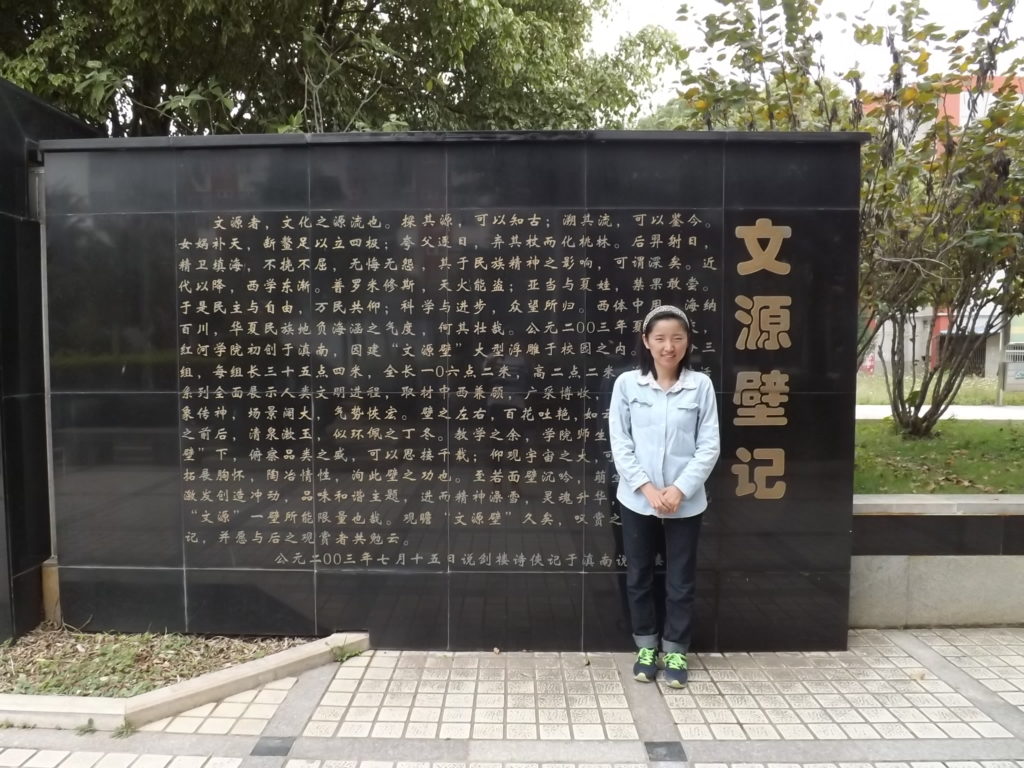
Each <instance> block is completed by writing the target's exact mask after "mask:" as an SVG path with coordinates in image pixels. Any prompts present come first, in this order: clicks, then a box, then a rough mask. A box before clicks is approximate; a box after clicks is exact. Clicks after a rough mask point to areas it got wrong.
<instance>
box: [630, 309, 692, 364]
mask: <svg viewBox="0 0 1024 768" xmlns="http://www.w3.org/2000/svg"><path fill="white" fill-rule="evenodd" d="M665 318H670V319H672V320H678V321H679V322H680V323H682V324H683V330H685V331H686V351H685V352H684V353H683V359H682V360H680V361H679V370H677V371H676V377H677V378H678V377H680V376H682V375H683V371H684V370H685V369H687V368H689V367H690V353H691V352H693V329H692V328H691V327H690V323H689V320H688V319H687V318H685V317H680V316H679V315H677V314H676V313H675V312H669V311H666V312H658V313H657V314H656V315H654V317H652V318H651V319H650V320H649V321H648V323H647V325H646V326H645V327H643V328H641V329H640V337H639V339H638V340H637V343H638V345H639V346H638V347H637V357H638V358H639V360H640V373H643V374H648V373H653V374H654V376H655V377H657V375H658V374H657V371H656V369H655V367H654V356H653V355H652V354H651V350H649V349H648V348H647V347H646V346H644V337H645V336H647V334H648V333H650V330H651V326H653V325H654V324H655V323H656V322H658V321H659V320H664V319H665Z"/></svg>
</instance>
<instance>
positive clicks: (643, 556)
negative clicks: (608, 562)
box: [622, 507, 661, 648]
mask: <svg viewBox="0 0 1024 768" xmlns="http://www.w3.org/2000/svg"><path fill="white" fill-rule="evenodd" d="M660 536H661V520H660V519H658V518H657V517H654V516H652V515H638V514H637V513H636V512H634V511H633V510H631V509H627V508H626V507H622V551H623V553H624V554H625V555H626V599H627V601H628V603H629V619H630V623H631V626H632V629H633V641H634V642H635V643H636V646H637V648H657V647H658V634H659V633H658V619H657V606H656V605H655V600H654V558H655V554H656V553H657V550H658V540H659V537H660Z"/></svg>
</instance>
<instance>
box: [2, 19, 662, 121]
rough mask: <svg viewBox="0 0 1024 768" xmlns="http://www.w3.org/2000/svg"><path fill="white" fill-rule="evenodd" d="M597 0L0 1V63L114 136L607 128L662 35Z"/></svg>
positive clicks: (628, 114) (639, 90)
mask: <svg viewBox="0 0 1024 768" xmlns="http://www.w3.org/2000/svg"><path fill="white" fill-rule="evenodd" d="M604 4H605V0H414V1H413V2H408V1H407V0H277V2H274V3H265V2H258V1H257V0H160V1H159V2H154V1H153V0H34V2H31V3H24V2H18V0H0V76H2V77H5V78H7V79H8V80H11V81H12V82H14V83H16V84H17V85H20V86H21V87H23V88H25V89H27V90H29V91H31V92H33V93H35V94H36V95H38V96H40V97H41V98H43V99H45V100H46V101H49V102H51V103H53V104H55V105H56V106H58V107H60V108H62V109H64V110H66V111H68V112H71V113H72V114H76V115H79V116H81V117H83V118H85V119H87V120H90V121H92V122H94V123H97V124H101V125H107V126H109V128H110V132H111V134H112V135H114V136H148V135H166V134H168V133H181V134H202V133H211V132H212V133H225V132H268V131H269V132H273V131H283V130H305V131H345V130H353V129H367V128H368V129H378V130H379V129H389V128H410V129H420V130H469V129H545V128H548V129H554V128H592V127H598V126H608V127H620V126H622V125H624V124H625V122H626V121H627V120H629V119H631V118H632V117H633V116H634V115H635V112H636V110H637V109H638V107H639V105H640V104H641V103H642V101H643V99H644V97H645V95H646V94H647V93H648V92H649V90H650V89H651V87H652V85H653V83H654V81H655V79H656V77H657V76H658V75H659V74H660V72H661V70H662V68H663V67H665V66H673V65H676V64H678V62H679V50H678V48H677V46H676V45H675V42H674V39H673V38H672V37H671V36H670V35H669V34H668V33H667V32H665V31H664V30H661V29H658V28H653V27H652V28H647V29H644V30H642V31H641V32H639V33H638V34H636V35H634V36H632V37H628V38H625V39H623V40H622V41H621V42H620V45H619V47H618V49H617V50H616V51H615V52H614V53H611V54H604V55H598V54H591V53H588V52H586V50H585V49H584V45H583V44H584V41H585V40H586V39H587V37H588V33H589V29H590V24H591V21H592V18H593V17H594V15H595V14H597V13H600V12H601V11H602V10H603V9H604Z"/></svg>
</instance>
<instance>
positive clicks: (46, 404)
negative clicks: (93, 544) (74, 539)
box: [29, 168, 59, 563]
mask: <svg viewBox="0 0 1024 768" xmlns="http://www.w3.org/2000/svg"><path fill="white" fill-rule="evenodd" d="M29 173H30V174H32V175H33V176H34V177H35V178H36V179H37V184H36V185H35V188H36V189H37V190H38V191H37V193H36V194H35V195H34V197H35V198H36V204H37V208H36V218H37V220H38V221H39V282H40V286H39V292H40V296H39V300H40V307H41V308H42V309H41V312H40V314H41V315H42V318H41V319H42V339H41V340H40V341H41V343H42V345H43V424H44V429H45V432H46V435H45V437H46V499H47V503H48V504H49V507H50V510H49V514H50V557H57V494H56V492H55V491H54V487H53V413H52V409H51V407H50V311H49V300H48V299H49V288H48V287H47V282H46V275H47V272H46V173H45V171H44V169H42V168H32V169H30V170H29ZM58 563H59V560H58Z"/></svg>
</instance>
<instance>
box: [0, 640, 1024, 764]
mask: <svg viewBox="0 0 1024 768" xmlns="http://www.w3.org/2000/svg"><path fill="white" fill-rule="evenodd" d="M849 645H850V647H849V650H848V651H846V652H841V653H756V654H725V655H722V654H703V655H694V656H692V657H691V682H690V685H689V686H688V688H687V689H685V690H683V691H674V690H671V689H668V688H665V687H663V686H662V685H661V684H660V683H658V684H656V685H642V684H640V683H636V682H634V681H633V680H632V679H631V676H630V666H631V663H632V660H631V657H630V656H629V655H627V654H607V653H604V654H588V655H584V654H579V653H508V654H493V653H442V652H429V653H427V652H397V651H391V652H387V651H371V652H367V653H365V654H363V655H362V656H359V657H357V658H353V659H350V660H348V661H347V662H345V663H344V664H341V665H338V664H330V665H326V666H323V667H319V668H317V669H313V670H311V671H309V672H307V673H305V674H303V675H301V676H299V677H297V678H290V679H286V680H280V681H277V682H274V683H271V684H269V685H266V686H264V687H263V688H261V689H259V690H253V691H248V692H246V693H243V694H239V695H236V696H232V697H231V698H229V699H226V700H225V701H223V702H220V703H216V704H209V705H206V706H204V707H200V708H198V709H195V710H192V711H190V712H186V713H183V714H181V715H180V716H177V717H174V718H168V719H166V720H163V721H160V722H157V723H153V724H151V725H149V726H146V727H144V728H143V729H142V730H140V731H138V732H136V733H133V734H131V735H128V736H125V737H122V738H117V737H115V736H112V735H111V734H109V733H87V734H82V733H76V732H73V731H57V730H43V729H23V728H12V727H7V728H5V729H2V730H0V767H5V768H513V767H516V768H528V767H529V768H543V767H544V766H548V767H549V768H556V767H557V768H577V767H578V768H583V767H584V766H589V767H591V768H596V767H597V766H601V767H602V768H626V767H627V766H630V767H632V766H636V767H638V768H639V767H640V766H658V767H659V768H669V766H683V765H687V766H690V767H691V768H693V767H696V766H699V767H700V768H711V767H712V766H714V767H715V768H725V767H727V766H728V767H729V768H741V767H742V768H751V766H789V767H793V766H815V767H816V768H824V767H825V766H837V767H845V768H867V767H868V766H873V767H879V768H881V767H882V766H885V767H886V768H904V767H906V768H943V767H945V768H979V767H982V766H983V767H984V768H1024V629H948V630H945V629H940V630H918V631H892V630H883V631H875V630H870V631H865V630H859V631H854V632H851V634H850V642H849Z"/></svg>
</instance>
